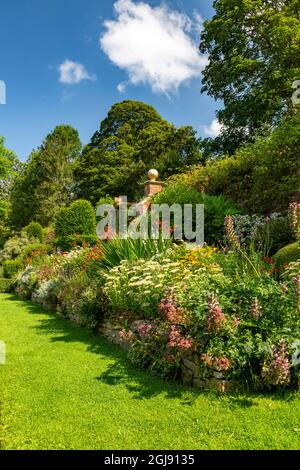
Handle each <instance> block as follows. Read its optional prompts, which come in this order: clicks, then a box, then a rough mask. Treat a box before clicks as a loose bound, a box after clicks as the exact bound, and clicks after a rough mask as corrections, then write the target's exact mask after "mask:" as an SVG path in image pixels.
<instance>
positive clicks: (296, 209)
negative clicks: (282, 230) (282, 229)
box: [289, 202, 300, 239]
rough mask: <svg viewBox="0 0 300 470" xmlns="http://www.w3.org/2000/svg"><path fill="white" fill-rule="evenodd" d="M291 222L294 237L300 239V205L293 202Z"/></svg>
mask: <svg viewBox="0 0 300 470" xmlns="http://www.w3.org/2000/svg"><path fill="white" fill-rule="evenodd" d="M289 220H290V225H291V228H292V231H293V234H294V236H295V237H296V238H297V239H299V238H300V203H298V202H293V203H291V204H290V206H289Z"/></svg>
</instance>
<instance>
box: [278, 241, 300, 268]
mask: <svg viewBox="0 0 300 470" xmlns="http://www.w3.org/2000/svg"><path fill="white" fill-rule="evenodd" d="M299 258H300V245H299V243H298V242H295V243H291V244H290V245H288V246H285V247H284V248H281V250H279V251H278V252H277V253H276V254H275V255H274V259H275V261H276V265H277V266H278V267H280V268H283V267H284V266H285V265H286V264H288V263H292V262H293V261H297V260H298V259H299Z"/></svg>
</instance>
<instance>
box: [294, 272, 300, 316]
mask: <svg viewBox="0 0 300 470" xmlns="http://www.w3.org/2000/svg"><path fill="white" fill-rule="evenodd" d="M293 281H294V284H295V294H296V302H297V309H298V311H299V312H300V274H298V276H296V277H294V278H293Z"/></svg>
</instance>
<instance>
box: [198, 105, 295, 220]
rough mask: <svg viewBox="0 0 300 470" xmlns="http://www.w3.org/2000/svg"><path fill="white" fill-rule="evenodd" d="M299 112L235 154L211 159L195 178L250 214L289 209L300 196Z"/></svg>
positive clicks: (209, 190)
mask: <svg viewBox="0 0 300 470" xmlns="http://www.w3.org/2000/svg"><path fill="white" fill-rule="evenodd" d="M299 129H300V113H299V112H298V113H297V114H296V115H295V116H293V117H292V118H287V119H285V120H283V121H282V122H281V124H280V125H279V126H278V127H277V128H276V129H275V130H274V131H273V132H272V134H271V135H270V136H267V137H263V138H259V139H257V141H256V142H255V143H254V144H249V145H247V146H245V147H243V148H241V149H239V150H238V151H237V152H236V153H235V155H233V156H230V157H228V156H224V157H223V158H219V159H214V160H211V161H210V162H209V163H208V164H207V166H206V167H205V168H204V169H203V170H202V169H200V170H199V172H198V180H195V178H194V179H193V183H192V184H193V185H195V186H196V187H197V188H200V187H204V188H205V189H206V191H207V192H208V193H209V194H212V195H215V194H224V196H226V197H229V198H230V199H232V200H233V201H234V202H235V203H236V204H237V205H238V206H239V207H241V208H243V209H244V210H246V211H247V213H251V214H264V213H270V212H273V211H274V210H276V211H278V210H280V211H286V210H287V207H288V205H289V203H290V201H291V200H292V199H293V198H294V197H295V196H297V195H299V161H300V132H299Z"/></svg>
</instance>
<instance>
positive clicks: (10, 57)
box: [0, 0, 218, 160]
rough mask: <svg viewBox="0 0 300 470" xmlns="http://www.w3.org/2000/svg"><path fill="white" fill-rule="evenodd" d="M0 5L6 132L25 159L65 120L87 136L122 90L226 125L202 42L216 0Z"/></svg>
mask: <svg viewBox="0 0 300 470" xmlns="http://www.w3.org/2000/svg"><path fill="white" fill-rule="evenodd" d="M116 8H117V9H116ZM0 14H1V28H0V53H1V54H0V80H3V81H5V83H6V88H7V97H6V105H0V135H4V137H5V138H6V144H7V146H8V147H10V148H12V149H13V150H14V151H15V152H16V153H17V155H18V156H19V158H21V159H22V160H26V158H27V157H28V155H29V154H30V152H31V151H32V149H33V148H36V147H38V146H39V145H40V144H41V142H42V140H43V139H44V137H45V136H46V135H47V134H48V133H49V132H50V131H51V130H52V129H53V128H54V127H55V126H56V125H58V124H71V125H72V126H74V127H75V128H77V129H78V131H79V134H80V138H81V141H82V142H83V143H84V144H85V143H88V141H89V139H90V137H91V135H92V134H93V133H94V132H95V131H96V130H97V129H98V128H99V124H100V121H101V120H102V119H103V118H104V117H105V116H106V114H107V112H108V110H109V108H110V107H111V106H112V105H113V104H114V103H115V102H118V101H122V100H123V99H134V100H140V101H144V102H146V103H149V104H151V105H153V106H154V107H155V108H156V109H157V110H158V111H159V113H160V114H161V115H162V116H163V117H164V118H165V119H167V120H168V121H170V122H172V123H174V124H175V125H176V126H181V125H192V126H194V127H195V129H196V130H197V131H198V132H199V135H207V134H209V133H212V134H213V133H214V132H217V131H218V129H217V126H216V123H215V125H214V126H213V127H212V128H209V126H210V125H211V123H212V122H213V120H214V118H215V110H216V109H217V107H218V104H217V103H216V102H214V100H212V99H211V98H209V97H207V96H203V95H201V94H200V88H201V83H200V80H201V69H203V66H204V63H205V58H203V57H200V56H199V54H198V52H197V47H195V46H196V42H197V41H198V37H199V32H198V30H199V28H200V27H201V19H200V16H201V17H202V18H204V19H206V18H209V17H211V16H212V14H213V10H212V0H184V1H181V0H172V1H171V0H170V1H168V2H163V3H162V2H161V1H158V0H144V1H143V2H142V1H140V0H43V1H41V0H1V7H0ZM107 21H110V23H107ZM166 32H167V33H166ZM166 34H167V35H166ZM120 91H121V92H120ZM205 126H207V128H205Z"/></svg>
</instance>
